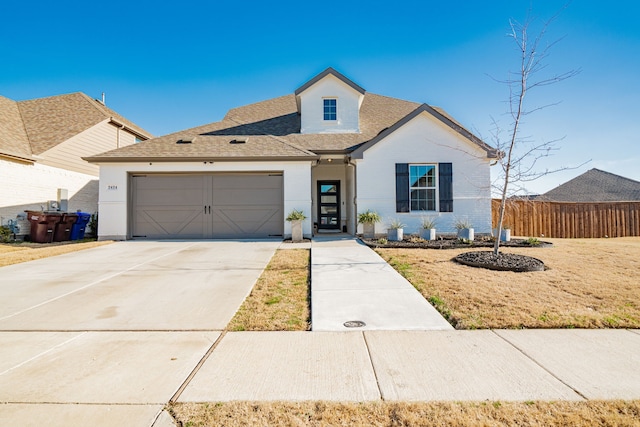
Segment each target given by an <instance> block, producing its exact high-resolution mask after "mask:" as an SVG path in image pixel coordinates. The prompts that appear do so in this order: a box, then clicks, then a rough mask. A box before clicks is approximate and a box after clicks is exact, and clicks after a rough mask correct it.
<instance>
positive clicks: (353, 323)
mask: <svg viewBox="0 0 640 427" xmlns="http://www.w3.org/2000/svg"><path fill="white" fill-rule="evenodd" d="M343 325H344V326H345V327H347V328H362V327H363V326H367V324H366V323H364V322H363V321H362V320H349V321H346V322H344V323H343Z"/></svg>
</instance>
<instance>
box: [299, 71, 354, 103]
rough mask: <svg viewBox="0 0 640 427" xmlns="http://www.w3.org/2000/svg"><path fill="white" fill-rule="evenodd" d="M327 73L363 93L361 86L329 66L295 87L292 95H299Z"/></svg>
mask: <svg viewBox="0 0 640 427" xmlns="http://www.w3.org/2000/svg"><path fill="white" fill-rule="evenodd" d="M328 75H332V76H334V77H336V78H337V79H339V80H340V81H342V82H343V83H344V84H346V85H347V86H349V87H351V88H352V89H353V90H355V91H356V92H359V93H360V94H361V95H364V94H365V92H366V91H365V90H364V89H363V88H362V87H361V86H359V85H357V84H355V83H354V82H353V81H352V80H350V79H348V78H347V77H345V76H344V75H343V74H342V73H340V72H338V71H336V70H334V69H333V68H332V67H329V68H327V69H326V70H324V71H323V72H321V73H320V74H318V75H317V76H315V77H314V78H312V79H311V80H309V81H308V82H306V83H305V84H303V85H302V86H300V87H299V88H298V89H296V91H295V92H294V95H295V96H299V95H300V94H301V93H302V92H304V91H305V90H307V89H309V88H310V87H311V86H313V85H314V84H316V83H318V82H319V81H320V80H322V79H324V78H325V77H326V76H328Z"/></svg>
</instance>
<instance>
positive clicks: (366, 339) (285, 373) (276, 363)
mask: <svg viewBox="0 0 640 427" xmlns="http://www.w3.org/2000/svg"><path fill="white" fill-rule="evenodd" d="M638 366H640V333H639V331H637V330H498V331H491V330H479V331H361V332H313V333H309V332H230V333H226V334H225V335H223V337H222V338H221V339H220V340H219V342H218V344H217V345H216V347H215V349H214V351H213V352H212V353H211V355H210V356H209V357H208V359H207V360H206V361H205V363H204V364H203V366H202V367H201V369H200V370H199V371H198V372H197V373H196V375H195V376H194V377H193V379H192V380H191V381H190V383H189V384H188V386H187V387H186V388H185V390H184V392H183V393H182V394H181V395H180V396H178V398H177V401H179V402H215V401H232V400H248V401H254V400H255V401H273V400H293V401H302V400H333V401H355V402H361V401H378V400H380V399H383V400H389V401H486V400H490V401H498V400H499V401H529V400H585V399H589V400H591V399H640V370H639V369H638Z"/></svg>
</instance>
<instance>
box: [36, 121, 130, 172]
mask: <svg viewBox="0 0 640 427" xmlns="http://www.w3.org/2000/svg"><path fill="white" fill-rule="evenodd" d="M135 141H136V139H135V135H133V134H131V133H129V132H127V131H126V130H124V129H120V128H119V127H116V126H115V125H113V124H111V123H109V121H108V120H104V121H103V122H101V123H99V124H97V125H95V126H92V127H91V128H89V129H87V130H85V131H84V132H81V133H79V134H77V135H75V136H73V137H72V138H70V139H68V140H67V141H65V142H63V143H61V144H58V145H56V146H55V147H53V148H51V149H50V150H47V151H45V152H44V153H42V154H40V156H39V157H40V158H41V159H40V160H38V163H42V164H43V165H48V166H52V167H57V168H62V169H68V170H71V171H75V172H80V173H84V174H88V175H94V176H96V177H97V176H98V175H99V173H100V169H99V167H98V166H97V165H93V164H90V163H88V162H87V161H85V160H82V158H81V156H82V157H86V156H92V155H95V154H99V153H103V152H105V151H109V150H113V149H116V148H120V147H124V146H127V145H131V144H134V143H135Z"/></svg>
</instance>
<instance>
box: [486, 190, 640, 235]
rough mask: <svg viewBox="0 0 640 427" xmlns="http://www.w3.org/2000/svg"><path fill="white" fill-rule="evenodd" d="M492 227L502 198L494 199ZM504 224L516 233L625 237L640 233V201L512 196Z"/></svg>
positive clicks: (495, 223)
mask: <svg viewBox="0 0 640 427" xmlns="http://www.w3.org/2000/svg"><path fill="white" fill-rule="evenodd" d="M491 207H492V209H491V211H492V222H493V227H496V226H497V224H498V215H499V209H500V200H499V199H493V200H492V205H491ZM504 225H507V226H509V227H510V228H511V235H513V236H529V237H541V236H545V237H575V238H578V237H625V236H640V202H602V203H573V202H547V201H539V200H524V199H515V200H514V199H510V200H507V206H506V210H505V216H504Z"/></svg>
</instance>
